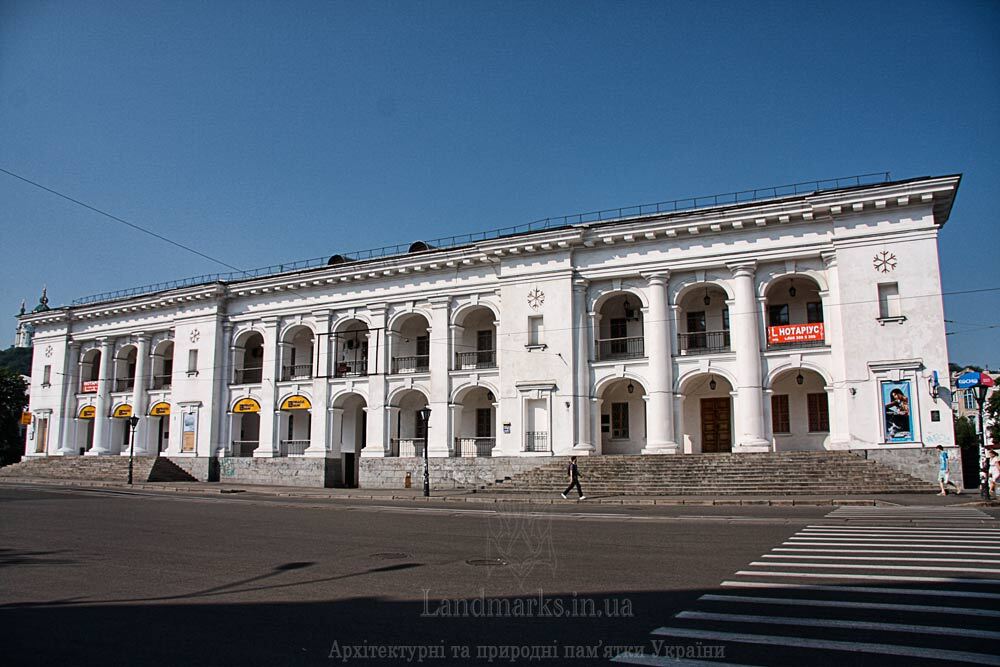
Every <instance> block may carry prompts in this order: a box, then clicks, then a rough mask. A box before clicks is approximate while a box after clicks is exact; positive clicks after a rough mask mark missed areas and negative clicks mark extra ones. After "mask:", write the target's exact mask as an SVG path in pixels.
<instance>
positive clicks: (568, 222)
mask: <svg viewBox="0 0 1000 667" xmlns="http://www.w3.org/2000/svg"><path fill="white" fill-rule="evenodd" d="M889 179H890V174H889V172H888V171H880V172H873V173H870V174H858V175H855V176H841V177H839V178H827V179H822V180H816V181H802V182H800V183H790V184H788V185H773V186H770V187H766V188H754V189H752V190H740V191H738V192H726V193H722V194H715V195H703V196H698V197H686V198H683V199H672V200H669V201H661V202H654V203H652V204H634V205H631V206H620V207H618V208H606V209H602V210H600V211H588V212H586V213H573V214H570V215H561V216H555V217H549V218H540V219H538V220H533V221H531V222H527V223H524V224H520V225H514V226H511V227H501V228H499V229H491V230H488V231H483V232H473V233H470V234H460V235H456V236H444V237H441V238H437V239H432V240H430V241H426V243H427V245H428V246H429V247H430V250H428V251H424V252H431V251H434V250H446V249H452V248H459V247H462V246H467V245H471V244H473V243H478V242H481V241H490V240H493V239H500V238H505V237H508V236H517V235H519V234H527V233H530V232H540V231H546V230H550V229H559V228H562V227H569V226H572V225H582V224H588V223H595V222H610V221H613V220H619V219H624V218H637V217H642V216H645V215H657V214H660V213H676V212H678V211H691V210H695V209H699V208H705V207H715V206H732V205H737V204H746V203H749V202H754V201H761V200H765V199H777V198H779V197H791V196H795V195H801V194H807V193H811V192H818V191H822V190H836V189H840V188H850V187H859V186H862V185H877V184H879V183H887V182H888V181H889ZM409 250H410V243H409V242H407V243H397V244H396V245H388V246H382V247H381V248H369V249H367V250H357V251H354V252H349V253H346V254H345V255H343V258H344V260H345V261H344V262H343V263H341V264H337V265H336V266H342V265H344V264H350V263H354V262H364V261H370V260H374V259H387V258H393V257H398V256H405V255H410V254H412V253H410V252H409ZM328 260H329V257H328V256H326V255H324V256H323V257H314V258H312V259H303V260H299V261H294V262H284V263H281V264H271V265H270V266H263V267H260V268H256V269H246V270H243V271H229V272H225V273H210V274H205V275H201V276H194V277H191V278H181V279H179V280H170V281H166V282H159V283H152V284H149V285H142V286H140V287H132V288H129V289H122V290H115V291H112V292H102V293H100V294H91V295H90V296H85V297H81V298H79V299H74V300H73V301H72V305H74V306H82V305H87V304H92V303H100V302H103V301H117V300H119V299H126V298H129V297H133V296H140V295H142V294H152V293H154V292H163V291H166V290H171V289H179V288H181V287H193V286H195V285H208V284H212V283H229V282H235V281H239V280H248V279H252V278H263V277H265V276H273V275H278V274H281V273H293V272H297V271H304V270H306V269H315V268H319V267H322V266H326V265H327V262H328Z"/></svg>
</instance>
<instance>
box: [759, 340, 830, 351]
mask: <svg viewBox="0 0 1000 667" xmlns="http://www.w3.org/2000/svg"><path fill="white" fill-rule="evenodd" d="M825 345H826V341H825V340H806V341H799V342H795V343H772V342H770V341H768V343H767V349H769V350H801V349H803V348H809V347H824V346H825Z"/></svg>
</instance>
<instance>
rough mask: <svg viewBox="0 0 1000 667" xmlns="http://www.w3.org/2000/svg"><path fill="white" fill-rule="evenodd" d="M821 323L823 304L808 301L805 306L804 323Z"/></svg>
mask: <svg viewBox="0 0 1000 667" xmlns="http://www.w3.org/2000/svg"><path fill="white" fill-rule="evenodd" d="M822 321H823V304H822V303H820V302H819V301H810V302H809V303H807V304H806V322H808V323H809V324H818V323H820V322H822Z"/></svg>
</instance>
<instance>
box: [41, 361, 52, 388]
mask: <svg viewBox="0 0 1000 667" xmlns="http://www.w3.org/2000/svg"><path fill="white" fill-rule="evenodd" d="M51 383H52V366H45V368H43V369H42V386H43V387H48V386H49V385H50V384H51Z"/></svg>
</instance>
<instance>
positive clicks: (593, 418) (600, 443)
mask: <svg viewBox="0 0 1000 667" xmlns="http://www.w3.org/2000/svg"><path fill="white" fill-rule="evenodd" d="M603 404H604V399H602V398H592V399H590V432H591V433H593V434H594V436H593V440H594V453H595V454H603V453H604V435H603V434H602V433H601V406H602V405H603Z"/></svg>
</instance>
